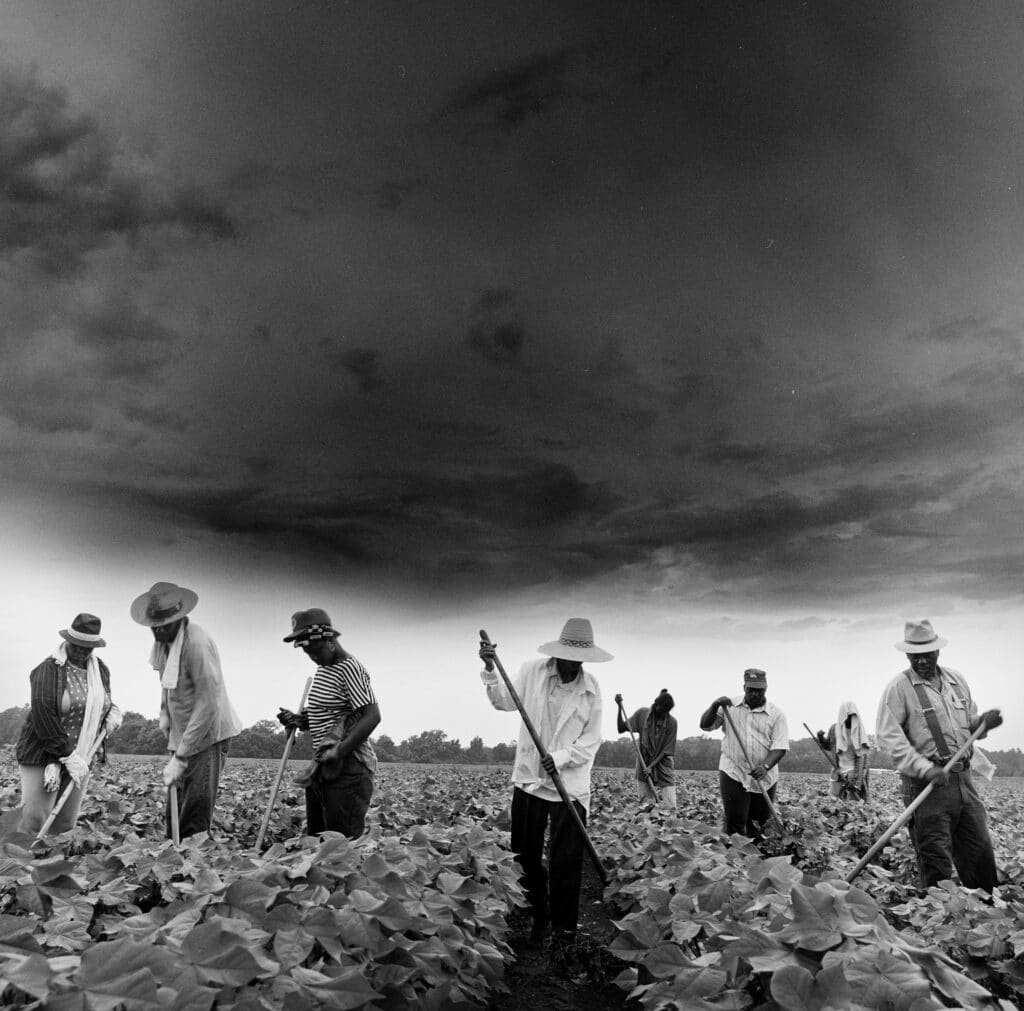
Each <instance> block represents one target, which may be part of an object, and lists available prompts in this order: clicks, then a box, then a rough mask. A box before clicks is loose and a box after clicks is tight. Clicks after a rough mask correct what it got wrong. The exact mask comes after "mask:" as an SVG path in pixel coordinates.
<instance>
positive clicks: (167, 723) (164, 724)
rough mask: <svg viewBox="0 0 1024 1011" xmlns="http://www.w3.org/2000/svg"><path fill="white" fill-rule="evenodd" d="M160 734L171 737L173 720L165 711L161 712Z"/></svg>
mask: <svg viewBox="0 0 1024 1011" xmlns="http://www.w3.org/2000/svg"><path fill="white" fill-rule="evenodd" d="M160 733H161V734H163V735H164V737H170V736H171V718H170V716H169V715H168V714H167V712H166V711H165V710H163V709H161V710H160Z"/></svg>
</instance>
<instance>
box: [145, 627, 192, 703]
mask: <svg viewBox="0 0 1024 1011" xmlns="http://www.w3.org/2000/svg"><path fill="white" fill-rule="evenodd" d="M184 644H185V622H182V623H181V624H180V625H179V626H178V634H177V635H175V637H174V641H173V642H172V643H170V645H168V644H167V643H166V642H158V641H157V640H156V639H154V640H153V648H152V649H151V650H150V651H149V664H150V666H151V667H152V668H153V670H155V671H159V672H160V687H161V688H166V689H168V690H173V689H175V688H177V687H178V672H179V669H180V667H181V647H182V646H183V645H184Z"/></svg>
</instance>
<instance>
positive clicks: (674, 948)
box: [643, 944, 693, 979]
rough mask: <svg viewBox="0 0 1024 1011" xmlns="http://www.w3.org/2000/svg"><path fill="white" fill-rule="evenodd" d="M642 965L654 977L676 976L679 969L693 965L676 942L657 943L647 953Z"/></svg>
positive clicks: (666, 977) (667, 977)
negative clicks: (655, 946) (656, 945)
mask: <svg viewBox="0 0 1024 1011" xmlns="http://www.w3.org/2000/svg"><path fill="white" fill-rule="evenodd" d="M643 966H644V968H645V969H647V971H648V972H649V973H650V974H651V975H652V976H654V978H655V979H669V978H671V977H674V976H676V975H677V974H678V973H679V971H680V970H681V969H689V968H692V967H693V962H691V961H690V959H688V958H687V957H686V956H685V955H684V954H683V953H682V951H680V949H679V946H678V945H676V944H659V945H658V947H657V948H654V949H653V950H652V951H649V952H648V953H647V956H646V957H645V958H644V960H643Z"/></svg>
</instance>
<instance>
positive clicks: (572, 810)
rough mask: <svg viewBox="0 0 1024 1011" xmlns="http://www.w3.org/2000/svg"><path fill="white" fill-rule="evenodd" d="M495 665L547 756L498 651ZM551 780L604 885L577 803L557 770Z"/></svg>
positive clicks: (542, 754)
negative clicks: (499, 657) (573, 800)
mask: <svg viewBox="0 0 1024 1011" xmlns="http://www.w3.org/2000/svg"><path fill="white" fill-rule="evenodd" d="M480 642H481V643H485V644H486V645H488V646H489V645H491V640H490V638H489V636H488V635H487V633H486V632H485V631H484V630H483V629H480ZM494 666H495V667H497V668H498V673H499V674H500V675H501V679H502V680H503V681H504V682H505V687H506V688H507V689H508V693H509V695H510V696H511V698H512V701H513V702H514V703H515V704H516V709H518V710H519V715H520V716H522V718H523V725H524V726H525V727H526V729H527V732H528V733H529V735H530V737H532V738H533V743H534V745H535V746H536V748H537V751H538V752H540V757H541V758H542V759H543V758H546V757H547V754H548V753H547V751H546V750H545V748H544V745H543V744H541V740H540V735H539V734H538V733H537V728H536V727H534V725H533V722H532V721H531V719H530V717H529V716H528V715H527V714H526V710H525V709H524V708H523V701H522V699H520V698H519V694H518V692H517V691H516V690H515V688H513V687H512V682H511V681H510V680H509V677H508V675H507V674H506V673H505V668H504V667H502V666H501V661H500V660H499V659H498V655H497V653H495V655H494ZM551 781H552V782H553V783H554V784H555V789H556V790H557V791H558V795H559V797H561V798H562V801H563V803H564V804H565V806H566V807H567V808H568V809H569V814H570V815H571V816H572V820H573V822H574V823H575V825H576V828H577V829H579V833H580V835H581V836H582V837H583V844H584V846H586V848H587V853H588V854H590V859H591V862H592V863H593V865H594V869H595V870H596V871H597V873H598V876H599V877H600V879H601V884H602V885H607V884H608V871H607V870H605V866H604V864H603V863H601V858H600V856H598V853H597V850H596V849H594V844H593V843H592V842H591V840H590V836H589V835H587V827H586V825H584V824H583V819H582V818H581V817H580V813H579V811H577V810H576V807H575V805H574V804H573V802H572V797H570V796H569V792H568V791H567V790H566V788H565V784H564V783H563V782H562V777H561V776H560V775H559V774H558V772H557V771H555V772H553V773H551Z"/></svg>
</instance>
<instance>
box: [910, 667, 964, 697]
mask: <svg viewBox="0 0 1024 1011" xmlns="http://www.w3.org/2000/svg"><path fill="white" fill-rule="evenodd" d="M907 670H909V671H910V681H911V683H912V684H915V685H927V686H928V687H929V688H932V689H934V690H935V691H937V692H941V691H942V686H943V685H944V684H948V685H955V684H957V680H956V678H955V677H953V676H952V675H951V674H949V673H948V672H947V671H946V670H944V669H943V668H942V667H940V668H939V676H938V677H937V678H923V677H921V675H920V674H918V673H917V671H915V670H914V668H913V667H908V668H907Z"/></svg>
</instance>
